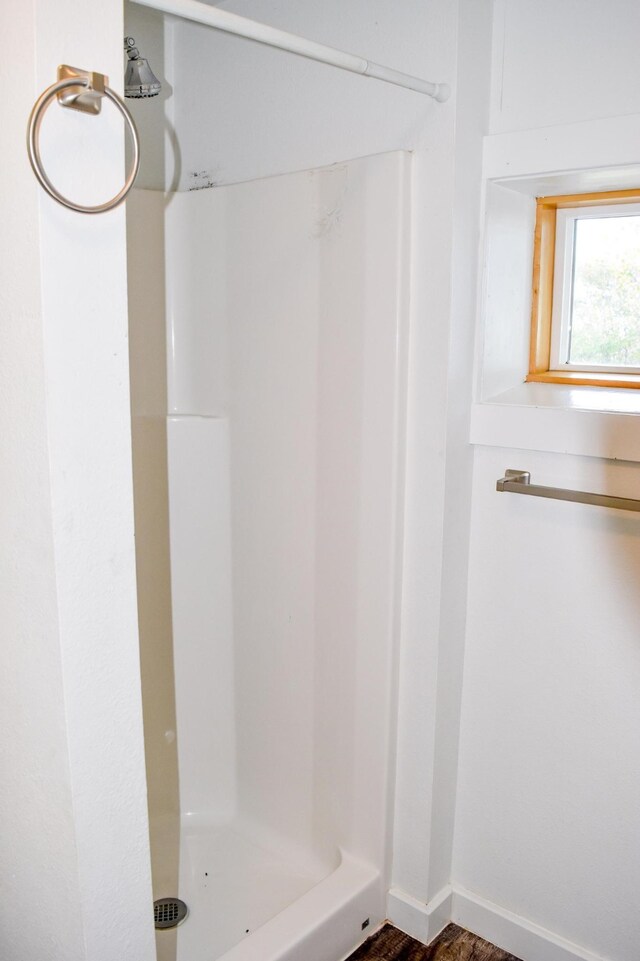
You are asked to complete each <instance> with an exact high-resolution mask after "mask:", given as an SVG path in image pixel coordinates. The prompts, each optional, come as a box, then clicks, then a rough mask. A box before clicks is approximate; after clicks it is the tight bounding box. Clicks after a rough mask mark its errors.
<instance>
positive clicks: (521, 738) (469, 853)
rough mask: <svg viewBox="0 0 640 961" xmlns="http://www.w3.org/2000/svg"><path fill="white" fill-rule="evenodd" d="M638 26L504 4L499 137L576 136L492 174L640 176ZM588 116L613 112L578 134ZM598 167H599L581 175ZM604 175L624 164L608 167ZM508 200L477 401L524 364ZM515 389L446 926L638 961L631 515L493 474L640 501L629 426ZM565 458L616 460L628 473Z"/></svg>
mask: <svg viewBox="0 0 640 961" xmlns="http://www.w3.org/2000/svg"><path fill="white" fill-rule="evenodd" d="M637 19H638V9H637V5H635V4H631V3H624V2H616V3H613V4H609V5H606V6H605V5H603V4H600V3H597V2H591V0H587V2H582V3H579V4H575V3H563V4H546V3H540V2H537V0H536V2H525V0H516V2H511V0H509V2H507V3H501V2H500V3H497V4H496V19H495V24H494V41H495V46H494V65H493V103H492V127H493V130H494V131H496V132H497V133H501V132H502V131H510V130H521V129H523V128H527V127H542V126H545V125H554V124H567V126H566V127H557V128H556V129H555V130H553V131H543V130H530V131H529V130H527V131H525V132H523V133H522V134H520V133H518V134H513V135H512V136H511V135H507V134H505V135H504V136H503V137H495V138H491V139H490V140H489V141H487V149H486V151H485V160H486V163H487V170H488V171H496V172H497V171H498V167H500V166H501V167H502V169H501V171H500V175H501V176H507V177H508V176H509V174H520V175H524V174H526V175H527V176H529V177H532V178H535V177H539V178H541V179H540V182H541V183H545V184H547V185H548V184H549V183H553V177H552V175H553V176H557V175H558V174H560V178H559V179H557V181H556V183H557V185H558V186H560V187H561V185H562V183H564V184H570V183H572V182H574V183H575V178H576V177H579V178H581V182H582V183H584V184H585V186H587V184H588V182H589V181H588V178H590V177H591V178H595V180H597V179H598V178H600V179H601V180H602V182H603V184H604V185H606V184H607V182H608V183H609V184H611V185H613V183H614V182H615V181H614V180H613V179H612V178H615V177H616V176H618V177H625V176H627V175H628V171H630V170H633V169H634V168H633V166H631V165H635V164H637V162H638V148H637V141H635V142H634V140H633V137H631V136H630V134H631V129H632V128H633V125H631V126H630V128H629V130H628V131H627V125H626V124H625V123H622V122H620V121H615V120H614V119H609V118H615V117H616V116H618V115H620V114H626V113H630V112H632V111H635V112H637V110H638V103H639V102H640V89H639V88H638V76H637V70H636V65H635V62H634V58H633V55H632V51H631V49H630V45H629V41H628V37H629V35H630V34H633V33H634V31H636V29H637ZM541 63H542V65H543V69H542V70H541V69H539V66H540V64H541ZM596 64H597V67H596V66H595V65H596ZM592 118H605V119H604V120H602V121H598V123H596V122H595V120H594V123H593V124H588V123H582V124H578V123H575V121H586V120H590V119H592ZM600 124H603V125H604V127H602V128H601V126H600ZM605 128H606V129H607V135H606V136H604V137H603V135H602V130H603V129H605ZM578 142H580V143H581V146H580V148H579V149H576V145H577V144H578ZM563 145H564V146H563ZM608 150H610V151H611V152H612V154H611V156H612V158H613V159H611V160H609V159H607V157H606V156H605V154H606V152H607V151H608ZM500 158H501V160H500ZM590 158H592V159H591V160H590ZM590 163H591V164H593V166H594V167H598V166H606V167H607V170H606V171H595V172H594V171H585V172H583V173H580V174H579V175H578V174H576V173H574V172H572V170H575V168H578V167H580V168H583V167H584V168H586V167H589V166H590ZM615 164H618V165H620V164H626V165H629V166H627V170H626V171H625V170H622V171H619V172H618V173H617V174H616V171H615V169H614V165H615ZM563 171H564V172H563ZM563 178H564V179H563ZM572 178H573V181H572ZM531 182H533V181H531ZM501 190H503V188H500V187H498V188H491V190H490V194H491V196H490V198H489V203H490V205H491V204H493V207H492V211H493V212H492V214H491V216H492V217H494V215H496V217H495V219H494V220H493V222H492V223H490V237H489V244H490V245H491V246H492V248H493V253H491V251H490V250H489V247H487V251H486V253H487V256H488V258H489V260H490V261H491V264H492V266H491V272H492V275H491V277H489V280H488V284H489V285H488V289H487V297H486V300H485V301H483V304H482V307H483V310H484V311H485V312H486V320H487V331H486V336H485V342H484V365H485V383H484V386H485V390H484V394H483V396H485V397H486V395H487V394H489V395H490V394H492V393H493V392H495V391H496V390H498V391H499V390H501V389H502V390H504V389H505V387H507V386H511V385H512V384H513V382H514V381H513V377H514V371H517V370H518V369H520V371H522V361H523V350H522V343H521V334H522V326H521V324H520V318H521V316H522V314H523V310H524V311H525V313H526V302H527V299H528V295H527V291H526V290H524V291H523V289H522V286H523V285H524V284H525V283H529V280H528V278H527V277H526V276H525V274H528V271H525V272H524V273H523V270H522V269H521V266H520V264H521V263H522V250H523V247H522V245H523V243H525V242H526V237H525V236H524V235H523V233H522V225H523V224H524V225H526V223H527V221H529V220H530V214H529V213H528V211H527V207H528V206H530V200H529V198H527V197H526V192H527V190H528V188H527V187H526V186H525V187H524V188H523V192H522V194H521V195H518V194H517V193H510V196H509V197H505V196H503V197H502V199H501V200H498V201H496V198H497V197H498V195H499V194H500V191H501ZM505 200H506V201H507V205H506V206H505V204H504V203H503V201H505ZM501 203H502V213H501V212H500V209H499V208H500V204H501ZM516 224H518V226H516ZM496 228H497V229H496ZM510 234H511V238H512V239H511V243H510V245H509V247H510V253H509V257H510V258H512V259H511V260H510V261H505V260H504V258H503V262H507V263H512V264H514V265H515V266H514V267H513V268H512V269H509V270H507V269H505V270H504V277H503V279H502V281H501V280H500V277H499V273H500V259H497V258H496V254H495V251H496V250H499V245H500V244H505V242H508V237H509V235H510ZM496 245H497V246H496ZM518 284H519V285H520V288H519V289H517V287H518ZM509 301H510V302H511V303H512V305H513V310H512V311H511V319H510V318H509V316H508V315H509V310H508V303H509ZM496 311H498V313H496ZM500 312H502V313H500ZM500 316H502V317H503V323H502V324H501V323H500ZM481 393H482V392H481V391H479V394H481ZM516 393H517V392H516V391H514V395H513V398H514V399H513V405H512V406H511V408H510V410H509V412H508V414H509V416H508V421H509V427H508V429H507V420H503V421H502V422H501V423H498V420H496V419H495V418H494V419H493V421H492V425H491V426H490V427H489V420H487V421H486V424H485V427H484V428H482V437H483V439H484V442H485V443H490V444H492V445H495V446H491V447H489V446H485V447H478V448H477V449H476V455H475V468H474V481H473V506H472V518H471V556H470V568H469V604H468V612H467V643H466V656H465V671H464V696H463V707H462V731H461V744H460V766H459V792H458V803H457V813H456V836H455V856H454V868H453V881H454V889H461V890H459V893H457V894H454V917H455V919H456V920H458V921H460V922H461V923H463V924H465V923H466V924H468V925H469V926H471V927H473V928H474V929H475V930H478V931H479V933H481V934H484V935H485V936H486V937H489V938H493V939H494V940H496V941H497V942H498V943H501V944H503V945H504V946H505V947H507V948H508V949H509V950H511V951H513V953H515V954H517V955H518V956H522V957H527V958H531V959H533V961H537V959H538V958H540V959H544V961H549V959H554V961H555V959H567V958H587V957H589V958H592V957H598V958H605V959H610V961H631V959H632V958H633V959H635V958H636V957H637V941H638V937H640V925H639V924H638V915H637V911H636V909H635V894H636V892H637V890H638V885H639V882H640V845H639V842H638V832H637V825H636V812H637V810H638V805H639V802H640V776H639V774H638V769H637V764H635V763H634V762H630V759H632V758H637V757H638V752H639V749H640V743H639V740H638V731H639V730H640V724H639V720H640V718H639V717H638V705H637V697H636V694H637V690H638V683H639V681H640V660H639V651H638V642H637V639H638V630H637V623H638V610H637V604H636V602H635V597H636V595H637V584H638V576H639V573H640V571H639V564H638V561H639V558H638V554H637V543H638V538H637V534H638V529H637V523H636V520H635V517H634V516H633V515H628V514H624V513H617V512H615V511H607V510H601V509H598V508H589V507H581V506H573V505H568V504H561V503H555V502H547V501H541V500H540V501H539V500H534V499H528V498H527V499H525V498H516V497H511V496H510V495H502V494H500V495H499V494H497V493H496V492H495V481H496V479H497V478H498V477H500V476H502V474H503V472H504V469H505V468H507V467H515V468H523V469H526V470H530V471H532V473H533V479H534V480H535V481H537V482H539V483H542V484H550V485H554V486H561V487H570V488H576V489H585V490H595V491H605V492H611V493H622V494H624V493H626V494H627V496H637V494H638V490H639V485H640V468H639V467H638V464H637V463H636V462H635V461H636V460H637V454H636V447H635V441H633V438H632V435H633V434H634V433H635V429H634V427H633V423H634V420H635V416H634V415H632V414H627V415H626V417H624V418H623V420H624V423H623V421H621V420H620V419H619V418H620V416H621V415H618V420H616V419H615V416H613V415H607V414H604V413H600V414H598V415H596V419H595V420H594V421H593V422H589V423H587V422H586V421H585V422H584V427H580V426H579V424H578V421H575V424H574V430H573V431H570V432H569V434H567V435H566V438H565V439H564V440H563V437H562V434H563V430H564V428H565V425H566V426H567V427H568V426H569V421H568V420H567V419H566V418H567V417H568V416H570V415H571V416H575V411H576V410H577V409H578V408H580V407H581V406H582V407H584V408H585V409H587V408H594V407H597V397H598V396H599V397H600V398H601V406H602V408H603V409H604V410H606V409H607V407H608V405H610V404H611V400H610V399H608V398H607V397H606V396H605V395H606V394H607V392H600V393H599V392H598V391H595V392H594V391H590V392H589V391H588V390H587V392H586V393H585V394H584V397H583V399H582V400H580V398H578V396H577V395H576V396H575V397H572V398H571V400H570V402H569V398H567V397H564V395H563V396H562V397H561V398H560V397H558V399H557V400H556V401H554V400H553V399H552V398H550V397H548V396H545V398H540V399H538V398H535V397H529V398H527V396H526V395H525V393H523V392H522V391H521V392H520V393H519V394H518V395H517V397H516ZM572 393H574V392H572ZM623 401H624V398H620V401H619V403H618V404H617V405H616V404H615V403H614V404H613V406H612V407H611V408H610V409H613V410H615V409H622V408H621V406H620V405H621V404H622V403H623ZM536 404H543V405H544V406H545V409H544V411H538V412H537V413H539V414H542V413H543V414H544V417H545V418H546V420H545V424H544V426H543V424H542V421H540V422H539V423H538V424H537V426H536V425H534V422H533V419H532V418H533V415H534V413H536V411H535V407H534V405H536ZM527 405H530V406H527ZM486 406H487V408H488V407H489V406H490V405H486ZM563 407H564V408H565V409H564V410H563V409H562V408H563ZM571 407H573V408H574V413H573V414H572V412H571V410H569V408H571ZM481 408H482V404H477V405H476V408H475V410H476V412H479V411H480V410H481ZM629 409H632V408H631V407H629ZM634 409H637V408H634ZM505 411H506V407H505ZM585 416H586V417H587V418H588V417H590V416H593V415H590V414H588V413H587V414H586V415H585ZM479 427H480V421H478V422H477V425H476V428H474V430H475V436H479ZM532 428H535V429H532ZM582 431H584V437H585V441H584V442H583V443H581V442H580V440H579V434H580V432H582ZM570 435H571V436H570ZM587 437H588V438H589V440H588V441H587ZM625 438H626V440H625ZM500 444H502V446H499V445H500ZM510 444H511V445H513V448H514V449H509V445H510ZM527 446H530V447H534V446H535V447H536V450H535V451H533V450H526V449H524V448H526V447H527ZM516 448H517V449H516ZM567 450H573V451H575V452H580V450H582V452H584V453H589V454H594V453H597V452H598V451H599V450H600V451H615V450H618V451H619V453H620V456H622V457H625V456H626V457H627V458H628V459H629V460H631V459H633V461H634V463H623V462H615V461H613V460H604V459H600V458H598V457H594V456H583V457H578V456H569V455H568V454H567V453H563V451H567ZM552 451H553V453H552ZM625 452H626V454H625ZM563 939H564V941H563Z"/></svg>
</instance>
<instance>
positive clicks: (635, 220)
mask: <svg viewBox="0 0 640 961" xmlns="http://www.w3.org/2000/svg"><path fill="white" fill-rule="evenodd" d="M575 227H576V231H575V255H574V276H573V303H572V308H571V330H570V337H569V358H568V359H569V363H570V364H604V365H608V366H615V367H640V216H635V215H634V216H628V217H600V218H596V219H587V220H577V221H576V222H575Z"/></svg>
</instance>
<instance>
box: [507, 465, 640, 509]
mask: <svg viewBox="0 0 640 961" xmlns="http://www.w3.org/2000/svg"><path fill="white" fill-rule="evenodd" d="M496 490H497V491H503V492H504V491H506V492H507V493H508V494H529V496H530V497H549V498H551V499H552V500H556V501H572V502H574V503H576V504H595V505H596V507H613V508H615V509H616V510H619V511H640V500H636V499H635V498H634V497H612V496H611V495H610V494H591V493H590V492H589V491H572V490H566V489H564V488H562V487H541V486H540V485H539V484H532V483H531V474H530V473H529V471H526V470H506V471H505V472H504V477H501V478H500V480H499V481H498V482H497V483H496Z"/></svg>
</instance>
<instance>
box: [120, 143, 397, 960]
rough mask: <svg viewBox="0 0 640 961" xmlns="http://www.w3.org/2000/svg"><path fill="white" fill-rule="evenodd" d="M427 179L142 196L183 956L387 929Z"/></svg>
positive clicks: (153, 491)
mask: <svg viewBox="0 0 640 961" xmlns="http://www.w3.org/2000/svg"><path fill="white" fill-rule="evenodd" d="M409 165H410V158H409V156H408V155H407V154H405V153H390V154H385V155H380V156H377V157H370V158H364V159H360V160H355V161H351V162H349V163H344V164H339V165H335V166H333V167H330V168H325V169H321V170H312V171H305V172H301V173H295V174H287V175H284V176H281V177H274V178H270V179H265V180H260V181H254V182H251V183H244V184H237V185H233V186H227V187H222V188H214V189H204V190H198V191H190V192H180V193H172V194H163V193H161V192H159V191H147V190H140V191H135V192H134V194H133V195H132V198H131V201H130V202H129V210H128V222H129V272H130V298H131V304H130V306H131V361H132V380H133V383H132V397H133V416H134V465H135V471H136V514H137V528H138V530H137V543H138V554H139V560H138V565H139V589H140V593H141V598H140V607H141V615H140V621H141V635H142V647H143V653H142V662H143V684H144V695H145V702H146V703H145V730H146V738H147V744H148V750H147V764H148V768H149V784H150V816H151V822H152V842H153V858H154V897H156V898H158V897H166V896H172V895H178V896H179V897H181V898H182V899H183V900H185V901H186V902H187V903H188V905H189V908H190V915H189V917H188V919H187V921H186V922H185V923H184V924H183V925H182V926H181V927H180V928H178V933H177V939H176V936H175V932H174V933H173V934H171V933H170V932H162V931H160V932H158V947H159V957H160V958H163V959H164V958H169V957H176V958H177V961H213V959H214V958H218V957H221V956H224V957H225V958H228V961H232V959H234V961H245V959H246V961H249V959H251V961H254V959H255V961H258V959H259V961H270V959H273V961H275V959H285V958H287V959H290V961H296V959H298V961H301V959H302V958H304V959H305V961H336V959H337V958H339V957H340V956H341V955H344V954H345V953H346V952H347V950H348V949H349V948H351V947H352V946H354V945H355V944H356V943H357V942H358V941H359V940H360V939H361V938H362V937H363V936H364V932H366V933H368V931H367V928H368V930H371V929H372V927H373V926H374V925H375V924H377V923H378V922H379V921H380V920H382V918H383V917H384V912H385V894H386V890H387V888H388V860H389V853H390V852H389V837H390V820H391V811H390V799H391V788H392V777H391V773H392V744H393V734H394V730H393V721H392V718H393V715H394V711H393V707H394V704H393V701H394V673H395V672H394V659H395V658H394V647H395V639H396V634H397V614H398V602H399V576H400V571H399V564H400V549H399V548H400V545H399V532H400V530H401V516H400V514H401V489H402V469H401V465H402V461H403V456H402V453H403V452H402V447H403V443H402V434H403V422H404V392H405V389H404V367H405V356H404V354H405V349H404V348H405V340H406V329H405V318H406V290H407V262H406V261H407V257H406V253H407V246H408V189H409ZM150 288H154V293H152V294H150V293H149V291H150ZM162 475H164V479H163V476H162ZM149 504H155V508H154V509H151V508H150V507H149ZM163 504H164V505H166V506H168V518H169V520H168V529H167V537H166V552H167V557H166V558H165V560H164V561H163V560H162V558H161V555H162V552H163V543H162V541H163V535H162V528H163V525H164V527H165V528H166V527H167V523H166V520H164V519H163ZM145 555H146V556H145ZM154 565H155V568H154ZM154 570H155V572H154ZM169 570H170V574H169ZM145 572H146V573H145ZM169 582H170V588H169ZM168 590H169V591H170V602H169V600H168V599H167V598H166V597H162V596H160V595H161V594H166V592H167V591H168ZM158 609H161V610H162V611H164V615H163V617H164V621H165V622H166V620H167V619H170V621H171V625H170V630H169V634H170V633H172V635H173V637H172V645H171V638H170V636H168V630H167V624H166V623H164V624H160V620H161V616H160V615H159V614H158ZM160 635H162V644H160V640H159V639H158V638H159V636H160ZM154 639H155V643H156V644H157V645H158V647H157V648H156V649H155V651H154ZM171 662H172V664H171ZM145 665H146V669H145ZM172 669H173V675H174V678H175V685H174V686H173V685H172V683H171V681H170V682H169V683H168V682H167V677H169V679H171V670H172ZM172 686H173V689H174V691H175V699H173V698H170V697H168V692H169V693H171V688H172ZM174 718H175V720H174ZM174 730H175V731H177V769H178V774H179V777H178V778H176V777H175V774H174V772H172V765H175V763H176V745H175V744H174V738H173V731H174ZM174 782H177V784H178V787H177V790H178V791H179V824H178V811H177V797H176V796H175V795H176V788H175V783H174ZM172 784H174V787H172ZM176 885H177V889H176Z"/></svg>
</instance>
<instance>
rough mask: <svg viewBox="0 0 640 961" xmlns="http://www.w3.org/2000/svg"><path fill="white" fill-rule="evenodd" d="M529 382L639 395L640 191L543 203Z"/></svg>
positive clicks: (538, 231)
mask: <svg viewBox="0 0 640 961" xmlns="http://www.w3.org/2000/svg"><path fill="white" fill-rule="evenodd" d="M527 380H529V381H544V382H548V383H565V384H567V383H568V384H590V385H596V386H598V385H600V386H607V387H639V388H640V191H639V190H624V191H618V192H614V193H601V194H584V195H577V196H561V197H540V198H539V199H538V201H537V211H536V232H535V244H534V263H533V305H532V325H531V358H530V366H529V375H528V377H527Z"/></svg>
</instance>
